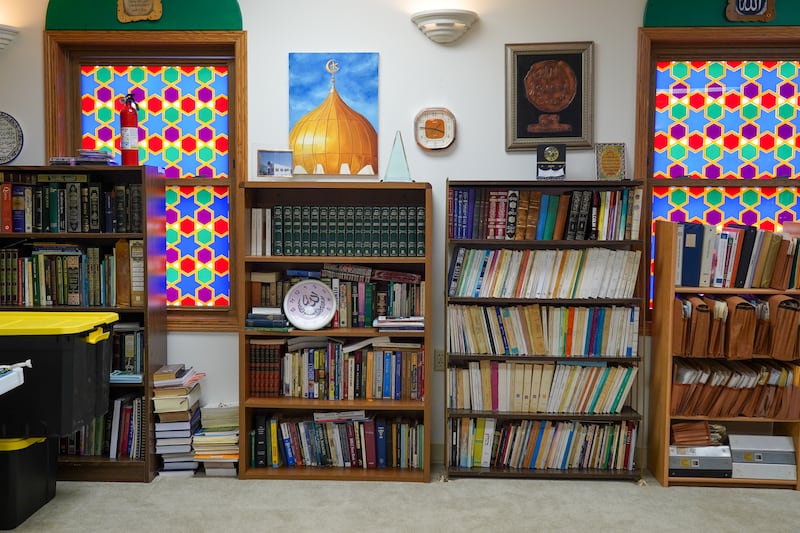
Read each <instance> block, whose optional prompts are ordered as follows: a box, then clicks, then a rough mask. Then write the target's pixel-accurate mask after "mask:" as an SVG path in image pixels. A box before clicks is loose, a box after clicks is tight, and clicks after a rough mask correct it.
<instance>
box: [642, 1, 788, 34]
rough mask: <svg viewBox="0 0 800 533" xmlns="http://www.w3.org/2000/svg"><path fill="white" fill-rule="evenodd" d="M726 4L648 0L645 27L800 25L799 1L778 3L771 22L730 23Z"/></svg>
mask: <svg viewBox="0 0 800 533" xmlns="http://www.w3.org/2000/svg"><path fill="white" fill-rule="evenodd" d="M727 5H728V0H647V4H646V5H645V8H644V21H643V23H642V26H644V27H670V28H671V27H682V26H691V27H694V26H698V27H700V26H732V27H736V26H800V2H798V1H797V0H775V18H774V19H773V20H772V21H771V22H730V21H729V20H728V19H726V18H725V8H726V7H727Z"/></svg>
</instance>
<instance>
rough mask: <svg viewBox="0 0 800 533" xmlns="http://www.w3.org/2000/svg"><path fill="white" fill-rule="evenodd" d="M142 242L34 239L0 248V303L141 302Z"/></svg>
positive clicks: (26, 304)
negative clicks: (89, 243) (105, 243)
mask: <svg viewBox="0 0 800 533" xmlns="http://www.w3.org/2000/svg"><path fill="white" fill-rule="evenodd" d="M144 273H145V268H144V241H143V240H141V239H130V240H129V239H120V240H118V241H117V242H116V243H115V245H114V246H111V247H99V246H81V245H78V244H67V243H45V242H34V243H33V244H32V245H30V246H18V247H14V248H5V249H3V250H0V305H16V306H21V307H38V306H50V305H53V306H82V307H87V306H106V307H116V306H119V307H127V306H141V305H144V292H145V290H144V280H145V277H144Z"/></svg>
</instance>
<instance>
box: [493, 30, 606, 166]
mask: <svg viewBox="0 0 800 533" xmlns="http://www.w3.org/2000/svg"><path fill="white" fill-rule="evenodd" d="M593 46H594V43H593V42H591V41H584V42H566V43H540V44H507V45H506V151H512V150H536V147H537V146H538V145H539V144H549V143H564V144H566V145H567V147H568V148H590V147H591V146H592V126H593V121H592V115H593V108H592V105H593V57H592V51H593Z"/></svg>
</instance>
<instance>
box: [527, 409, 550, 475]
mask: <svg viewBox="0 0 800 533" xmlns="http://www.w3.org/2000/svg"><path fill="white" fill-rule="evenodd" d="M545 429H547V420H542V424H541V425H540V426H539V434H538V435H536V444H535V445H534V447H533V454H532V455H531V464H529V465H528V468H534V465H536V456H537V455H539V445H540V444H542V435H544V430H545Z"/></svg>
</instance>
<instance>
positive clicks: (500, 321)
mask: <svg viewBox="0 0 800 533" xmlns="http://www.w3.org/2000/svg"><path fill="white" fill-rule="evenodd" d="M494 312H495V314H496V315H497V323H498V326H499V329H500V337H501V338H502V339H503V355H511V351H510V350H509V349H508V338H507V337H506V329H505V328H504V327H503V316H502V311H501V310H500V307H498V306H496V305H495V306H494Z"/></svg>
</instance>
